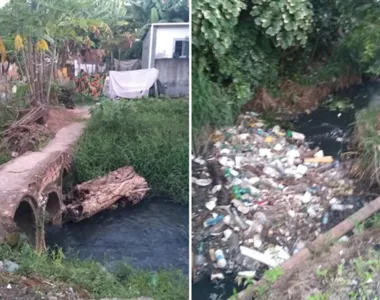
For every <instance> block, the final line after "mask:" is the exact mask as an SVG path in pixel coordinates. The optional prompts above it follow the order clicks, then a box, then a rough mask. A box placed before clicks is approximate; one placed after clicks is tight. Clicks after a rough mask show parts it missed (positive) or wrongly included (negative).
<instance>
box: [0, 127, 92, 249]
mask: <svg viewBox="0 0 380 300" xmlns="http://www.w3.org/2000/svg"><path fill="white" fill-rule="evenodd" d="M84 126H85V124H84V123H73V124H71V125H69V126H67V127H65V128H62V129H61V130H60V131H58V133H57V134H56V136H55V137H54V139H52V140H51V141H50V143H49V144H48V145H47V146H46V147H45V148H44V149H43V150H41V151H38V152H27V153H25V154H23V155H21V156H20V157H17V158H15V159H13V160H11V161H9V162H8V163H6V164H4V165H1V166H0V225H1V226H0V238H3V239H4V238H5V236H6V235H7V234H8V233H9V232H11V231H12V228H13V229H14V228H19V229H21V230H22V231H23V232H24V233H25V234H26V235H27V237H28V239H29V240H30V242H31V243H32V244H33V245H34V246H35V248H36V249H37V250H39V251H43V250H44V249H45V248H46V246H45V230H44V228H45V225H46V224H47V223H52V224H54V225H60V224H61V223H62V214H63V212H64V210H65V205H64V203H63V195H64V193H65V192H66V191H65V190H64V189H65V187H64V185H63V182H64V179H65V176H67V175H68V174H69V170H70V166H71V162H72V160H71V154H72V148H73V146H74V144H75V142H76V141H77V140H78V139H79V137H80V136H81V134H82V131H83V129H84ZM15 225H17V226H15Z"/></svg>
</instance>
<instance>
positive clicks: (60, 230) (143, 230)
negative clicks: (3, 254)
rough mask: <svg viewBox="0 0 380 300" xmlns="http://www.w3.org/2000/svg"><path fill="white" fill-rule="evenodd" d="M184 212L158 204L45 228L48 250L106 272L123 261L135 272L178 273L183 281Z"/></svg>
mask: <svg viewBox="0 0 380 300" xmlns="http://www.w3.org/2000/svg"><path fill="white" fill-rule="evenodd" d="M188 215H189V212H188V208H187V206H182V205H178V204H173V203H169V202H165V201H163V200H162V199H152V200H144V201H142V202H141V203H139V204H138V205H136V206H134V207H131V208H125V209H115V210H106V211H103V212H101V213H99V214H97V215H95V216H93V217H91V218H90V219H87V220H84V221H81V222H78V223H68V224H65V225H63V226H62V227H50V228H49V229H48V232H47V234H46V242H47V245H48V246H51V247H53V246H55V245H57V246H59V247H62V248H63V251H64V252H65V253H73V252H74V253H77V255H78V256H79V258H82V259H86V258H90V257H92V258H94V259H95V260H97V261H99V262H101V263H104V264H105V266H106V267H107V268H109V269H112V265H113V264H114V263H116V262H118V261H120V260H123V259H127V260H128V261H129V262H130V264H131V265H132V266H134V267H136V268H140V269H149V270H158V269H161V268H165V269H170V268H175V269H181V270H182V271H183V273H184V274H186V275H188V269H189V263H188V257H189V250H188V248H189V233H188V231H189V227H188Z"/></svg>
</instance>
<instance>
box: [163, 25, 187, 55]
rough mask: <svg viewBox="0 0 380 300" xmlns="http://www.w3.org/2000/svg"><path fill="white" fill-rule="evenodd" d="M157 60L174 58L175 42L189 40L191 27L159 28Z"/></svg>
mask: <svg viewBox="0 0 380 300" xmlns="http://www.w3.org/2000/svg"><path fill="white" fill-rule="evenodd" d="M156 33H157V35H156V51H155V58H156V59H160V58H173V53H174V41H175V40H177V39H188V38H189V27H187V26H186V27H174V26H168V27H157V28H156Z"/></svg>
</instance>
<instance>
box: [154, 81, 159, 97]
mask: <svg viewBox="0 0 380 300" xmlns="http://www.w3.org/2000/svg"><path fill="white" fill-rule="evenodd" d="M154 94H155V96H156V98H158V86H157V80H156V81H155V82H154Z"/></svg>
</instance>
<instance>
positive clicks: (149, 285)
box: [0, 244, 188, 300]
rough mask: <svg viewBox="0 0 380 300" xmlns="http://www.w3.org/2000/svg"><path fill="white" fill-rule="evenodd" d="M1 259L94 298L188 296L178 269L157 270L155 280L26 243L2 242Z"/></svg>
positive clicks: (170, 298)
mask: <svg viewBox="0 0 380 300" xmlns="http://www.w3.org/2000/svg"><path fill="white" fill-rule="evenodd" d="M4 259H8V260H11V261H14V262H16V263H18V264H19V265H20V270H19V271H18V272H19V273H20V274H23V275H29V274H30V275H36V274H37V275H38V276H40V277H42V278H46V279H49V280H50V281H51V280H56V281H60V282H64V283H66V284H68V285H71V286H72V287H73V288H77V289H78V288H79V289H85V290H87V291H88V292H89V293H90V296H91V297H93V299H100V298H105V297H107V298H108V297H109V298H111V297H118V298H123V299H124V298H128V299H129V298H134V297H139V296H148V297H153V299H155V300H185V299H188V280H187V278H186V277H185V276H184V275H183V274H182V273H181V272H180V271H159V272H157V273H156V275H157V279H156V280H155V281H156V282H154V281H153V280H152V273H151V272H150V271H149V270H147V271H142V270H136V269H134V268H132V267H130V266H129V265H127V264H126V263H121V264H120V266H119V268H118V270H117V271H115V272H114V273H109V272H107V271H106V270H105V269H104V267H102V266H101V265H100V264H99V263H97V262H95V261H93V260H90V259H88V260H80V259H76V258H70V259H68V258H66V257H65V256H64V254H63V253H62V252H61V251H59V250H58V251H56V252H45V253H43V254H37V253H36V252H35V251H34V250H33V249H32V247H31V246H30V245H28V244H23V245H19V246H18V247H16V248H11V247H10V246H8V245H5V244H3V245H1V246H0V260H4Z"/></svg>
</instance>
